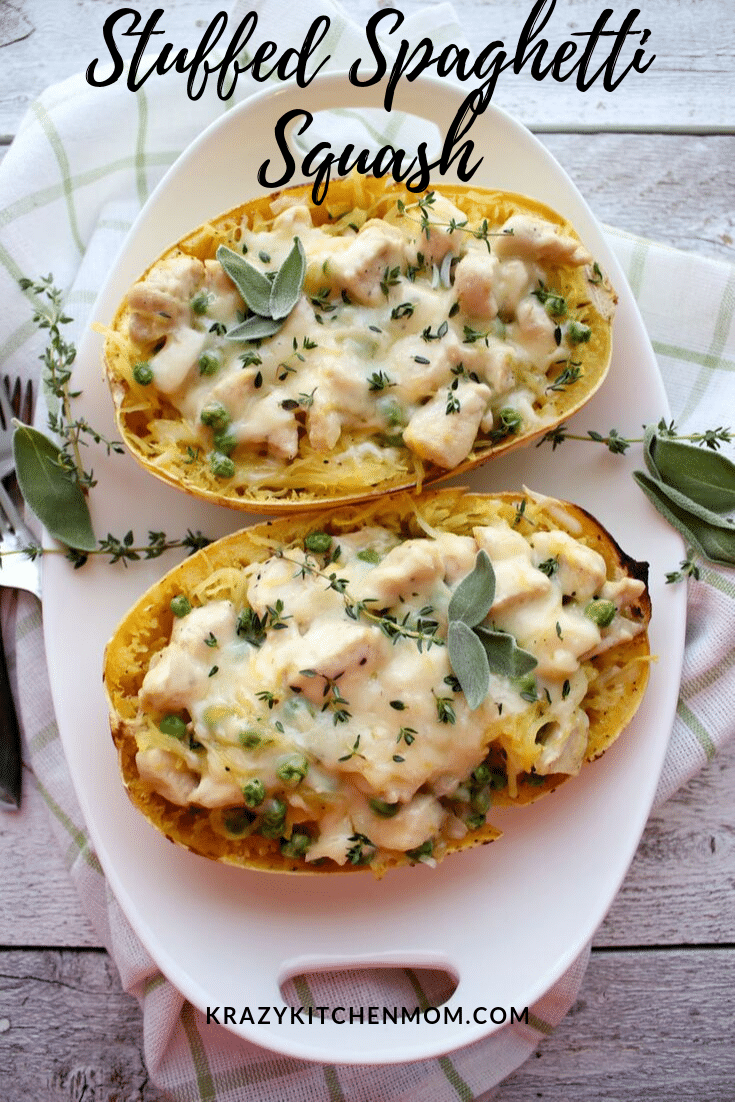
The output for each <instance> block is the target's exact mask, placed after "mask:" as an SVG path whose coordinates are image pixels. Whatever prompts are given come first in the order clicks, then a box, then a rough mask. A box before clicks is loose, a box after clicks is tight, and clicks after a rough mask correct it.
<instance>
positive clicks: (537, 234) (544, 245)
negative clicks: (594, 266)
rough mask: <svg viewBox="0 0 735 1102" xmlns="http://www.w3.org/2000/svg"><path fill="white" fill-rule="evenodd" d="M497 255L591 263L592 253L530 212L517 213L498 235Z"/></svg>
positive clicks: (495, 243)
mask: <svg viewBox="0 0 735 1102" xmlns="http://www.w3.org/2000/svg"><path fill="white" fill-rule="evenodd" d="M493 247H494V251H495V255H496V256H500V257H506V256H517V257H521V258H522V259H523V260H538V261H540V262H541V263H547V264H559V265H561V264H573V265H575V266H576V265H579V264H588V263H589V262H590V260H591V259H592V257H591V256H590V254H589V253H588V252H587V249H585V247H584V245H583V244H582V243H581V242H580V241H578V240H577V238H576V237H572V236H571V235H569V234H565V233H564V232H563V231H562V230H561V229H560V228H559V227H557V226H554V225H552V223H551V222H546V221H545V220H544V219H542V218H534V217H533V216H532V215H530V214H513V215H511V217H510V218H509V219H508V220H507V222H505V224H504V225H503V226H502V227H501V236H499V237H496V238H495V239H494V246H493Z"/></svg>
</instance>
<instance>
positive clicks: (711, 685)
mask: <svg viewBox="0 0 735 1102" xmlns="http://www.w3.org/2000/svg"><path fill="white" fill-rule="evenodd" d="M250 10H254V11H257V12H258V15H259V25H258V36H257V39H258V41H262V40H263V39H266V38H271V39H274V40H276V41H277V42H278V43H279V44H280V45H281V46H282V47H284V46H286V45H288V44H289V43H291V44H299V43H301V42H302V41H303V38H304V35H305V33H306V30H307V29H308V27H309V25H310V24H311V22H312V21H313V19H314V18H316V16H317V15H319V14H320V13H324V14H328V15H329V17H330V21H331V24H330V31H329V36H328V38H327V39H326V40H325V41H324V42H323V43H322V47H321V49H322V51H326V52H329V53H330V54H331V61H330V66H332V67H334V68H341V67H345V66H346V65H347V64H349V63H350V62H351V61H352V60H354V59H355V57H357V56H360V54H361V52H362V53H364V43H365V39H364V30H363V28H359V27H357V26H355V25H354V24H353V23H351V22H350V20H349V19H348V18H347V17H346V15H345V13H344V11H343V10H342V9H341V8H340V7H339V6H338V5H337V4H335V3H330V2H329V0H317V2H316V3H313V4H309V5H293V4H292V3H291V2H290V0H260V2H257V3H248V4H244V3H239V4H238V5H237V6H236V7H235V9H234V11H233V13H232V15H231V27H233V28H234V27H235V26H236V25H237V23H238V22H239V20H240V19H241V18H243V17H244V15H245V13H246V12H247V11H250ZM401 34H402V35H406V36H407V37H409V38H411V37H412V36H415V37H423V36H424V35H430V36H431V37H432V38H433V39H434V41H435V42H436V43H437V44H441V43H445V42H449V41H453V42H455V43H461V42H462V34H461V29H460V27H459V24H458V21H457V19H456V16H455V14H454V11H453V9H452V8H451V6H449V5H444V4H443V5H439V6H437V7H433V8H427V9H425V10H424V11H423V12H422V13H421V15H420V17H415V18H414V19H407V20H406V22H405V23H404V25H403V27H402V28H401ZM386 52H388V51H387V48H386ZM210 84H211V87H210V88H208V90H207V92H206V93H205V94H204V95H203V96H202V97H201V99H199V100H197V101H194V102H192V101H190V100H188V99H187V98H186V93H185V81H184V78H183V77H177V76H176V74H173V73H171V74H168V75H167V77H166V78H165V79H164V78H156V77H153V78H151V79H150V80H149V81H148V82H147V83H146V84H145V85H144V86H143V87H142V88H141V89H140V90H139V91H138V92H137V93H135V94H133V93H131V92H130V91H128V90H127V89H126V88H125V86H124V83H123V82H122V81H119V82H118V83H117V84H114V85H112V86H110V87H108V88H106V89H92V88H90V86H89V85H88V84H87V83H86V82H85V80H84V77H83V76H82V75H77V76H74V77H72V78H71V79H69V80H67V81H65V82H64V83H63V84H60V85H55V86H54V87H52V88H49V89H48V90H47V91H46V92H44V94H43V95H42V96H41V97H40V98H39V100H38V101H37V102H36V103H34V104H33V105H32V107H31V109H30V111H29V112H28V115H27V117H26V118H25V120H24V122H23V125H22V126H21V128H20V130H19V133H18V135H17V138H16V140H15V141H14V142H13V144H12V146H11V148H10V149H9V150H8V152H7V154H6V156H5V158H4V160H3V162H2V163H1V164H0V288H1V293H2V301H3V304H4V310H3V311H2V312H1V313H0V365H1V366H2V374H10V375H18V376H22V377H27V376H29V375H31V376H33V377H35V378H36V379H37V378H38V375H39V372H40V363H39V357H40V356H41V354H42V352H43V348H44V336H43V333H40V332H39V331H38V329H37V327H36V326H35V325H34V324H33V322H32V320H31V317H32V312H33V308H34V305H35V303H34V301H33V300H32V296H31V295H27V294H25V293H23V292H22V291H21V289H20V287H19V285H18V280H19V279H20V278H21V277H29V278H31V279H34V280H35V279H38V278H39V277H40V276H44V275H47V274H49V273H52V274H53V278H54V282H55V283H56V284H57V285H58V286H59V287H61V288H62V289H63V291H64V298H65V304H66V309H67V312H68V313H69V314H70V315H71V316H72V317H73V322H72V323H71V324H70V325H69V326H68V338H69V339H70V340H73V341H76V342H78V340H79V338H80V336H81V334H82V332H83V331H84V328H85V326H86V324H87V321H88V318H89V315H90V311H91V307H92V305H93V303H94V300H95V297H96V293H97V290H98V288H99V286H100V284H101V282H102V280H103V278H104V276H105V274H106V271H107V269H108V268H109V265H110V263H111V262H112V260H113V258H114V256H115V253H116V250H117V249H118V248H119V246H120V244H121V242H122V240H123V238H124V235H125V233H126V231H127V229H128V228H129V226H130V224H131V222H132V219H133V217H134V216H135V213H136V212H137V210H138V209H139V207H140V205H141V204H142V203H143V201H144V200H145V198H146V197H147V195H148V194H149V192H150V190H151V188H152V187H153V186H154V185H155V183H156V182H157V181H158V179H159V178H160V177H161V175H162V174H163V172H164V171H165V169H166V168H167V167H168V166H169V165H170V164H171V163H172V162H173V161H174V160H175V158H176V156H177V155H178V154H179V152H180V151H181V150H182V149H184V148H185V147H186V145H187V144H188V143H189V142H190V141H191V139H192V138H193V137H194V136H195V135H196V134H197V133H199V131H201V129H202V128H203V127H204V126H206V125H207V124H208V123H210V122H211V121H212V120H213V119H215V118H216V117H217V116H218V115H219V114H220V113H222V112H223V111H224V110H227V108H228V105H227V104H225V103H223V102H222V101H221V100H219V99H218V98H217V97H216V95H215V94H214V84H213V82H211V81H210ZM260 88H261V86H260V85H255V84H254V83H253V82H252V81H248V80H246V79H244V78H241V79H240V81H239V83H238V86H237V89H236V94H235V96H234V100H235V101H238V100H240V99H242V98H244V97H245V96H247V95H249V94H252V93H253V92H254V91H259V90H260ZM305 97H306V93H305ZM305 102H306V98H305ZM335 121H336V124H337V126H338V128H339V126H342V127H343V128H346V129H345V130H344V132H345V133H348V134H349V140H351V141H354V142H355V144H356V145H357V146H358V147H361V146H362V145H363V144H369V143H370V142H375V141H377V144H378V145H379V144H382V140H388V138H389V139H390V140H391V141H392V142H394V143H395V144H396V145H400V144H401V123H400V120H399V119H394V118H391V122H390V125H391V132H390V134H389V135H388V134H384V135H380V134H378V135H377V137H376V134H375V132H374V126H375V119H374V117H362V115H356V114H354V115H351V116H349V117H344V116H343V117H341V118H340V117H339V116H335V117H333V118H332V124H334V123H335ZM357 127H361V128H362V132H363V137H364V141H363V140H362V138H359V137H356V128H357ZM406 138H407V140H406V144H408V135H407V136H406ZM608 240H609V243H610V245H611V247H612V248H613V249H614V251H615V252H616V254H617V256H618V257H619V259H620V260H621V263H622V265H623V268H624V270H625V271H626V274H627V276H628V278H629V281H630V283H631V286H632V289H633V292H634V294H635V296H636V298H637V300H638V303H639V305H640V308H641V311H642V314H643V318H644V321H645V324H646V326H647V329H648V332H649V335H650V337H651V340H652V342H653V346H654V349H655V352H656V354H657V357H658V360H659V364H660V366H661V371H662V375H663V378H664V382H665V385H666V389H667V392H668V396H669V399H670V403H671V407H672V412H673V415H674V416H675V417H676V419H677V422H678V424H679V427H680V428H681V429H682V430H684V429H686V430H690V431H691V430H703V429H706V428H710V427H712V426H713V425H717V424H720V423H721V421H722V420H723V417H724V418H726V413H725V412H723V411H733V410H735V372H733V366H734V365H735V333H733V312H734V309H735V271H734V270H733V269H732V268H731V267H730V266H728V265H726V264H723V263H720V262H717V261H713V260H710V259H705V258H698V257H696V256H691V255H685V254H683V253H679V252H676V251H675V250H672V249H669V248H665V247H661V246H659V245H656V244H653V243H651V242H649V241H644V240H641V239H638V238H633V237H630V236H628V235H623V234H619V233H616V232H615V231H613V230H610V231H608ZM684 285H686V286H687V287H688V288H690V289H691V291H690V294H688V295H687V296H686V297H685V298H684V299H683V300H682V297H681V296H674V295H672V294H671V291H670V289H671V288H672V287H681V286H684ZM569 446H571V445H569ZM677 565H678V564H677V563H672V569H673V568H675V567H676V566H677ZM734 599H735V576H734V575H733V572H732V571H727V570H721V569H715V568H713V567H710V566H704V567H703V569H702V573H701V578H700V580H699V581H696V582H695V581H690V582H689V605H688V632H687V645H686V654H685V661H684V671H683V680H682V685H681V693H680V698H679V705H678V710H677V716H676V721H675V724H674V729H673V732H672V736H671V743H670V749H669V752H668V755H667V758H666V762H665V765H664V770H663V775H662V779H661V783H660V786H659V791H658V795H657V799H658V800H659V801H661V800H663V799H665V798H667V797H668V796H669V795H671V793H673V792H674V791H675V790H676V789H677V788H678V787H679V786H680V785H681V784H683V783H684V782H685V781H686V780H688V779H689V777H691V776H692V775H693V774H694V773H695V772H696V771H697V770H699V769H700V768H701V767H702V766H703V765H704V764H705V763H706V762H707V761H708V760H709V759H710V758H711V757H712V756H713V755H714V754H715V752H716V750H717V748H718V747H720V746H722V745H723V744H724V742H725V741H727V740H728V739H730V738H732V735H733V721H732V718H731V715H730V712H729V709H727V708H726V706H725V702H727V701H729V700H732V699H733V696H734V695H735V692H734V691H735V669H734V664H733V658H732V656H733V654H735V646H734V644H735V628H734V627H733V624H734V623H735V620H734V618H733V600H734ZM5 602H6V604H7V595H5ZM14 619H15V632H14V638H11V639H9V640H8V650H9V652H10V665H11V668H12V671H13V675H14V683H15V691H16V695H17V699H18V701H19V705H20V711H21V718H22V725H23V729H24V738H25V759H26V764H27V767H28V769H29V770H31V771H32V773H33V775H34V778H35V783H37V784H38V786H39V788H40V790H41V792H42V793H43V796H44V799H45V801H46V803H47V805H48V808H49V812H50V816H51V821H52V824H53V827H54V831H55V833H56V836H57V838H58V841H59V844H60V846H61V848H62V852H63V853H64V855H65V858H66V861H67V864H68V867H69V869H70V873H71V875H72V877H73V879H74V881H75V883H76V885H77V887H78V889H79V892H80V896H81V899H82V901H83V904H84V906H85V909H86V911H87V913H88V914H89V916H90V918H91V920H92V921H93V923H94V925H95V928H96V930H97V931H98V933H99V936H100V938H101V939H102V941H103V943H104V944H105V945H106V946H107V948H108V949H109V951H110V953H111V955H112V957H113V959H114V961H115V963H116V965H117V967H118V969H119V972H120V976H121V980H122V983H123V986H124V987H125V989H126V990H127V991H129V992H131V994H133V995H135V996H136V997H137V998H138V999H139V1000H140V1004H141V1006H142V1009H143V1022H144V1033H145V1054H146V1061H147V1064H148V1069H149V1072H150V1075H151V1078H152V1080H153V1082H154V1083H156V1085H157V1086H159V1087H160V1088H161V1089H162V1090H165V1091H168V1092H170V1094H171V1095H172V1097H174V1098H176V1099H180V1100H182V1102H183V1100H187V1102H188V1100H190V1099H205V1098H206V1099H211V1100H216V1102H235V1100H236V1099H237V1100H239V1099H242V1098H243V1097H247V1098H248V1100H249V1102H261V1100H262V1102H270V1100H271V1099H272V1100H273V1102H276V1100H278V1102H286V1100H288V1099H293V1100H298V1102H308V1100H310V1099H315V1100H317V1099H323V1098H330V1099H340V1100H344V1102H398V1100H400V1099H405V1100H406V1102H408V1100H409V1099H410V1100H411V1102H450V1100H454V1099H461V1100H470V1099H475V1098H479V1097H480V1096H482V1097H483V1098H484V1097H487V1092H488V1091H490V1090H491V1089H492V1088H493V1086H494V1085H495V1084H497V1083H499V1082H500V1081H502V1079H503V1078H505V1077H506V1076H507V1075H509V1074H510V1073H511V1072H512V1071H513V1070H514V1069H515V1068H516V1067H518V1066H519V1065H520V1064H521V1063H522V1062H523V1061H524V1060H525V1059H526V1058H527V1057H528V1056H529V1055H530V1053H531V1052H532V1051H533V1050H534V1048H535V1047H536V1046H537V1045H538V1043H539V1041H540V1040H541V1039H542V1038H543V1037H544V1036H545V1035H547V1034H548V1033H550V1032H551V1031H552V1030H553V1028H554V1027H555V1026H556V1025H557V1024H558V1023H559V1021H560V1020H561V1019H562V1018H563V1016H564V1015H565V1014H566V1012H567V1011H568V1009H569V1007H570V1006H571V1004H572V1003H573V1001H574V999H575V997H576V994H577V992H578V990H579V988H580V985H581V984H582V982H583V977H584V972H585V968H586V964H587V959H588V951H585V953H583V954H582V955H581V956H580V958H579V959H578V960H577V961H576V962H575V963H574V965H573V966H572V967H571V968H570V969H569V971H568V972H567V974H566V975H565V976H564V977H563V978H562V979H561V980H560V981H559V982H558V983H557V984H556V985H555V987H554V988H553V989H552V990H551V991H550V992H548V993H547V995H546V996H545V997H544V998H543V999H542V1000H541V1001H540V1002H539V1003H538V1004H537V1005H536V1006H534V1007H532V1008H531V1013H530V1015H529V1022H528V1024H527V1025H526V1024H514V1025H512V1026H507V1027H505V1028H504V1029H503V1030H501V1031H500V1032H499V1033H497V1034H495V1035H494V1036H492V1037H491V1038H489V1039H488V1040H486V1041H483V1042H478V1043H476V1044H474V1045H472V1046H469V1047H467V1048H464V1049H461V1050H458V1051H456V1052H454V1053H452V1054H451V1055H449V1056H446V1057H442V1058H441V1059H436V1060H429V1061H425V1062H422V1063H411V1064H407V1065H398V1066H386V1067H358V1066H355V1067H344V1066H332V1065H322V1064H314V1063H306V1062H302V1061H298V1060H294V1059H289V1058H286V1057H281V1056H277V1055H274V1054H272V1053H270V1052H266V1051H264V1050H261V1049H259V1048H257V1047H255V1046H253V1045H250V1044H247V1043H245V1042H243V1041H241V1040H240V1039H238V1038H237V1037H235V1036H234V1035H233V1034H232V1033H230V1032H229V1031H228V1030H226V1029H224V1028H223V1027H221V1026H216V1025H212V1024H210V1025H207V1024H206V1021H205V1020H204V1019H203V1018H202V1015H201V1014H200V1013H199V1012H198V1011H196V1010H195V1009H193V1008H192V1007H191V1006H190V1005H189V1004H188V1003H187V1002H185V1000H184V999H183V997H182V996H181V995H180V994H179V993H178V992H177V991H176V990H175V989H174V988H173V987H172V985H171V984H170V983H169V982H168V981H167V980H166V979H165V978H164V977H163V976H162V975H161V974H160V972H159V971H158V970H157V968H156V967H155V965H154V964H153V962H152V961H151V960H150V958H149V956H148V954H147V953H146V951H145V950H144V949H143V947H142V946H141V945H140V943H139V941H138V939H137V938H136V936H135V934H134V933H133V931H132V930H131V928H130V926H129V924H128V922H127V920H126V919H125V917H124V915H123V914H122V912H121V910H120V908H119V906H118V904H117V901H116V900H115V898H114V896H113V895H112V894H111V892H110V891H109V888H108V885H107V883H106V881H105V878H104V875H103V873H102V870H101V868H100V866H99V863H98V861H97V858H96V856H95V854H94V852H93V850H92V848H91V846H90V842H89V838H88V835H87V832H86V828H85V824H84V821H83V819H82V816H81V814H80V811H79V808H78V805H77V802H76V798H75V795H74V791H73V788H72V784H71V779H70V776H69V772H68V768H67V765H66V761H65V759H64V754H63V750H62V746H61V742H60V740H59V737H58V732H57V729H56V724H55V720H54V714H53V707H52V703H51V698H50V692H49V688H48V682H47V678H46V670H45V657H44V650H43V640H42V625H41V611H40V608H39V606H38V603H37V602H36V601H35V599H34V598H31V597H28V596H27V595H25V594H21V595H20V597H19V598H18V600H17V614H16V616H15V617H14ZM100 737H101V738H102V737H107V736H106V735H105V733H104V732H100ZM442 982H443V980H442V977H441V976H439V975H425V974H422V975H420V976H419V975H417V974H416V973H411V972H403V971H401V970H396V971H395V972H390V973H382V974H378V973H376V974H375V975H374V976H373V977H372V978H370V979H369V980H368V981H367V983H368V986H367V987H366V988H365V989H364V1004H365V1005H379V1004H380V1002H381V1000H382V999H383V998H385V1000H386V1002H387V1003H388V1004H389V1005H393V1004H399V1005H428V1004H430V1003H431V1002H432V1000H433V999H437V998H440V997H441V991H442ZM352 983H353V979H352V978H350V977H346V978H345V979H344V980H340V979H339V978H337V979H335V980H329V981H324V982H323V989H322V990H320V991H319V995H318V998H317V999H316V1002H317V1003H322V1004H323V1003H326V1002H327V1001H329V1000H330V999H331V1000H333V1001H334V1002H336V1003H340V1002H344V1001H345V999H346V998H347V997H348V996H349V992H350V990H352V986H351V985H352Z"/></svg>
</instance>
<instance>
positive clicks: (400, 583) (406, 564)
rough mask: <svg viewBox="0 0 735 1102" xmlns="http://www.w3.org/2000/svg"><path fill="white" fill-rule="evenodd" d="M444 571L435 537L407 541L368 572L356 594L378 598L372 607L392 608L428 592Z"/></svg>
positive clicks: (362, 597) (360, 597)
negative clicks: (408, 598)
mask: <svg viewBox="0 0 735 1102" xmlns="http://www.w3.org/2000/svg"><path fill="white" fill-rule="evenodd" d="M443 574H444V563H443V561H442V557H441V553H440V552H439V549H438V548H437V546H436V543H435V542H434V541H433V540H424V539H417V540H406V541H405V543H400V544H398V546H397V547H394V548H393V549H392V550H391V551H389V552H388V554H387V555H386V556H385V558H384V559H383V561H382V562H380V563H378V565H377V566H376V567H375V568H374V569H373V570H371V571H370V572H369V573H368V574H366V576H365V579H364V581H363V582H362V584H361V586H360V590H359V592H358V593H356V596H357V597H358V598H359V599H365V598H374V602H373V604H372V605H371V606H369V607H374V608H392V607H393V605H395V604H397V603H398V601H399V600H400V598H404V599H406V598H407V597H410V596H411V595H412V594H414V593H423V592H426V591H427V590H429V589H430V588H431V586H432V585H433V584H434V582H435V581H437V580H438V579H439V578H441V577H442V576H443Z"/></svg>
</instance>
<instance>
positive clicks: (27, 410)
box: [20, 379, 33, 425]
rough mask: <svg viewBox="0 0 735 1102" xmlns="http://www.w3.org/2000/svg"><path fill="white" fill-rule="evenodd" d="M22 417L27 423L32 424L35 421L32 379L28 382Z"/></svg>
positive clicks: (21, 412) (22, 405)
mask: <svg viewBox="0 0 735 1102" xmlns="http://www.w3.org/2000/svg"><path fill="white" fill-rule="evenodd" d="M20 419H21V421H24V422H25V424H26V425H30V424H31V422H32V421H33V383H32V382H31V380H30V379H28V381H27V382H26V388H25V392H24V395H23V402H22V404H21V410H20Z"/></svg>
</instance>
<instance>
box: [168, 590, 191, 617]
mask: <svg viewBox="0 0 735 1102" xmlns="http://www.w3.org/2000/svg"><path fill="white" fill-rule="evenodd" d="M169 608H170V609H171V611H172V612H173V614H174V616H177V617H178V618H179V619H181V617H182V616H188V614H189V613H190V612H191V601H190V600H189V598H188V597H185V596H184V594H183V593H177V595H176V596H175V597H172V598H171V603H170V605H169Z"/></svg>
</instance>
